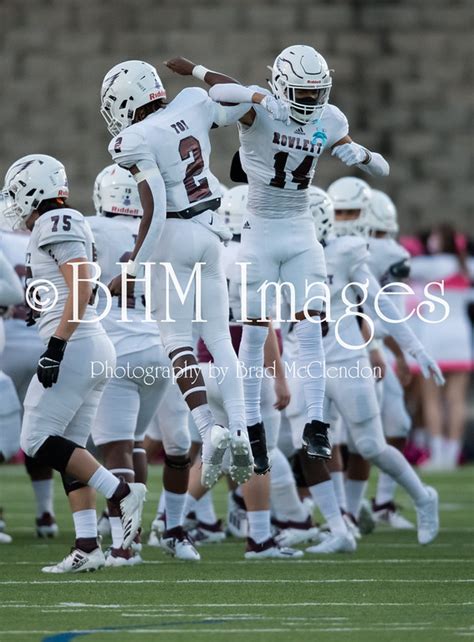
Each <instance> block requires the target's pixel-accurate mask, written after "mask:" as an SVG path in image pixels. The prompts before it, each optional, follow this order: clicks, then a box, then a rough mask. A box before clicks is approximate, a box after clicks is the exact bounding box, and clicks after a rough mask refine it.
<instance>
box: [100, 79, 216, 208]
mask: <svg viewBox="0 0 474 642" xmlns="http://www.w3.org/2000/svg"><path fill="white" fill-rule="evenodd" d="M218 108H219V106H218V105H217V103H215V102H214V101H213V100H211V99H210V98H209V96H208V94H207V93H206V92H205V91H204V90H203V89H199V88H198V87H188V88H187V89H183V91H181V92H180V93H179V94H178V95H177V96H176V98H175V99H174V100H172V101H171V103H170V104H169V105H167V106H166V108H164V109H160V110H158V111H157V112H155V113H153V114H151V115H150V116H148V117H147V118H145V120H142V121H141V122H138V123H135V124H134V125H131V126H130V127H127V128H126V129H125V130H124V131H123V132H121V133H120V134H119V135H118V136H116V137H115V138H114V139H113V140H112V142H111V143H110V145H109V152H110V154H111V155H112V158H113V159H114V161H115V162H116V163H118V164H119V165H122V166H123V167H131V166H132V165H133V164H135V163H137V162H139V161H141V160H151V161H153V162H154V163H156V164H157V165H158V168H159V170H160V172H161V175H162V177H163V180H164V183H165V186H166V209H167V211H168V212H179V211H181V210H184V209H187V208H188V207H190V206H192V205H195V204H196V203H198V202H200V201H207V200H212V199H214V198H217V197H220V196H221V189H220V183H219V181H218V180H217V178H216V177H215V176H214V175H213V174H212V172H211V170H210V168H209V156H210V153H211V143H210V140H209V131H210V129H211V128H212V125H213V123H214V122H215V121H216V120H217V110H218Z"/></svg>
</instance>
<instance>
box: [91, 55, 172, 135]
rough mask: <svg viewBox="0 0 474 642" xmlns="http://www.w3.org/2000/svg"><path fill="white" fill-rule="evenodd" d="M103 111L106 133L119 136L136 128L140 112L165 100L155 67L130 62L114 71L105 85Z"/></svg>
mask: <svg viewBox="0 0 474 642" xmlns="http://www.w3.org/2000/svg"><path fill="white" fill-rule="evenodd" d="M100 95H101V107H100V113H101V114H102V116H103V118H104V120H105V122H106V125H107V129H108V130H109V132H110V133H111V134H112V136H117V135H118V134H120V132H121V131H123V130H124V129H125V128H127V127H129V126H130V125H132V124H133V122H134V119H135V114H136V111H137V109H139V108H140V107H143V106H144V105H147V104H148V103H150V102H153V101H155V100H159V99H165V98H166V91H165V89H164V87H163V84H162V82H161V80H160V77H159V75H158V72H157V71H156V69H155V67H153V66H152V65H149V64H148V63H147V62H143V61H142V60H127V61H126V62H123V63H120V64H118V65H115V67H112V69H110V71H109V72H108V73H107V74H106V75H105V78H104V80H103V82H102V89H101V92H100Z"/></svg>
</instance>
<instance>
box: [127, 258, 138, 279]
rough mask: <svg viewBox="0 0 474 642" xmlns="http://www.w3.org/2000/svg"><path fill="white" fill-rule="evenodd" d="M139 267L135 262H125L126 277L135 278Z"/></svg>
mask: <svg viewBox="0 0 474 642" xmlns="http://www.w3.org/2000/svg"><path fill="white" fill-rule="evenodd" d="M138 268H139V265H138V264H137V263H136V262H135V261H132V260H131V259H129V260H128V261H127V274H128V276H133V277H135V276H137V272H138Z"/></svg>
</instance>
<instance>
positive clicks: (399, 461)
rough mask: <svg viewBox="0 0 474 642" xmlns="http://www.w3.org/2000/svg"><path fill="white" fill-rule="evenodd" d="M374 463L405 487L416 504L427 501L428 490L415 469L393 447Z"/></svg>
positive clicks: (386, 450) (388, 447) (388, 448)
mask: <svg viewBox="0 0 474 642" xmlns="http://www.w3.org/2000/svg"><path fill="white" fill-rule="evenodd" d="M372 462H373V463H374V464H375V465H376V466H378V468H380V470H383V472H384V473H387V475H391V476H392V477H393V478H394V479H395V481H396V482H397V483H398V484H400V486H403V488H404V489H405V490H406V491H407V493H408V494H409V495H410V497H411V498H412V499H413V501H414V502H415V504H418V503H421V502H423V501H425V499H426V497H427V493H426V489H425V487H424V485H423V484H422V482H421V480H420V478H419V477H418V475H417V474H416V473H415V471H414V470H413V468H412V467H411V466H410V464H409V463H408V462H407V460H406V459H405V457H404V456H403V455H402V453H401V452H399V451H398V450H397V449H396V448H394V447H393V446H388V445H387V447H386V448H385V450H383V451H382V452H381V453H380V454H379V455H377V456H376V457H374V458H373V459H372Z"/></svg>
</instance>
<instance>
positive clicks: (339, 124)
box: [321, 104, 349, 145]
mask: <svg viewBox="0 0 474 642" xmlns="http://www.w3.org/2000/svg"><path fill="white" fill-rule="evenodd" d="M321 120H322V121H323V122H324V125H325V127H326V130H327V135H328V138H329V144H330V145H333V144H334V143H337V141H338V140H341V138H344V136H347V134H348V133H349V123H348V121H347V118H346V115H345V114H344V113H343V112H342V111H341V110H340V109H339V107H336V105H331V104H328V105H326V108H325V110H324V112H323V115H322V118H321Z"/></svg>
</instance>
